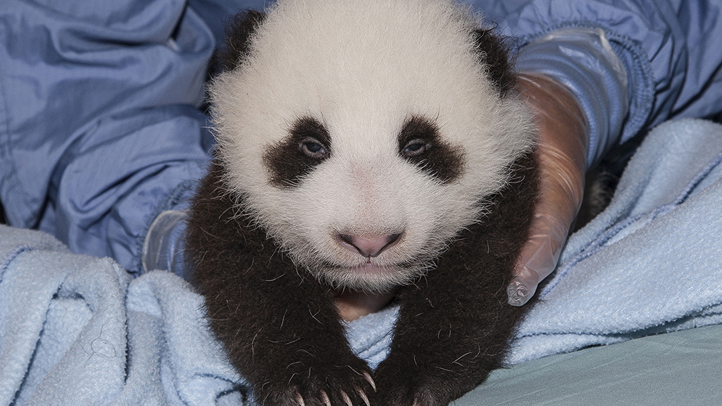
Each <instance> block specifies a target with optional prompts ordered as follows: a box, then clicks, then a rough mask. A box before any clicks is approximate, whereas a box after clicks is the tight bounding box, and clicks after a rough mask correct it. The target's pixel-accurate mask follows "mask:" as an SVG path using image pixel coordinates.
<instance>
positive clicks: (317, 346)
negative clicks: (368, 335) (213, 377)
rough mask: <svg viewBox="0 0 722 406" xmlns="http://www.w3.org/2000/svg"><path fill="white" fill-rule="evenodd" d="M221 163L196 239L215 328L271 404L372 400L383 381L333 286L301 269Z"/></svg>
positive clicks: (198, 213) (200, 202) (197, 209)
mask: <svg viewBox="0 0 722 406" xmlns="http://www.w3.org/2000/svg"><path fill="white" fill-rule="evenodd" d="M221 173H222V169H221V168H220V167H219V166H215V167H214V168H212V170H211V171H210V173H209V174H208V175H207V177H206V178H205V180H204V181H203V184H202V187H201V189H200V191H199V193H198V195H197V197H196V199H195V202H194V206H193V210H192V213H193V214H192V217H191V219H190V221H189V227H188V230H189V232H188V234H189V236H188V247H189V249H190V252H191V257H192V258H191V260H192V262H193V263H194V264H195V267H196V270H195V273H194V278H195V284H196V286H197V287H198V289H199V290H200V293H201V294H203V295H204V296H205V297H206V308H207V312H208V317H209V320H210V324H211V328H212V329H213V331H214V332H215V334H216V335H217V336H218V338H219V339H220V341H221V342H222V343H224V345H225V347H226V350H227V352H228V355H229V357H230V361H231V362H232V364H233V365H234V366H235V367H236V368H237V369H238V370H239V371H241V372H242V374H243V376H244V377H245V378H246V379H247V380H248V381H249V382H250V383H251V385H252V389H253V394H254V398H255V399H256V401H257V402H258V403H260V404H263V405H267V406H284V405H289V406H291V405H293V406H297V405H305V406H310V405H323V406H326V405H366V404H368V397H369V396H370V395H369V394H370V393H372V392H373V391H374V385H375V384H374V381H373V380H372V378H371V375H370V370H369V368H368V366H367V365H366V363H365V362H364V361H362V360H360V359H359V358H357V357H356V356H355V355H354V354H353V353H352V352H351V350H350V348H349V346H348V343H347V341H346V338H345V336H344V330H343V326H342V325H341V322H340V317H339V316H338V313H337V311H336V309H335V307H334V304H333V297H332V294H331V292H330V290H329V289H328V288H326V287H323V286H321V285H320V284H319V283H318V281H316V280H315V279H314V278H312V277H310V276H308V275H305V274H303V273H302V272H298V271H297V270H296V268H295V267H294V265H293V264H292V262H291V261H290V260H289V259H288V258H287V257H286V256H284V255H283V254H282V253H281V251H280V250H279V249H278V247H277V246H276V244H274V243H273V242H272V241H271V240H269V239H267V237H266V235H265V232H264V231H262V230H260V229H258V228H257V227H253V226H251V225H250V224H249V223H248V221H247V219H246V218H245V217H244V216H243V215H242V214H240V213H237V212H236V211H234V207H238V206H237V205H236V204H235V203H236V202H234V201H233V198H231V197H230V194H229V193H228V192H227V191H226V188H225V187H224V186H223V183H222V181H221V180H220V177H221Z"/></svg>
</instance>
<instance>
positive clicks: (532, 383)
mask: <svg viewBox="0 0 722 406" xmlns="http://www.w3.org/2000/svg"><path fill="white" fill-rule="evenodd" d="M452 405H453V406H471V405H474V406H478V405H515V406H521V405H585V406H586V405H685V406H690V405H722V325H715V326H708V327H702V328H697V329H692V330H686V331H680V332H674V333H667V334H661V335H655V336H649V337H644V338H638V339H635V340H631V341H627V342H624V343H620V344H613V345H609V346H604V347H593V348H588V349H585V350H582V351H577V352H573V353H569V354H560V355H554V356H550V357H546V358H542V359H538V360H534V361H530V362H526V363H522V364H518V365H515V366H513V367H511V368H509V369H505V370H498V371H495V372H494V373H492V375H491V376H490V378H489V380H488V381H487V382H486V383H485V384H484V385H482V386H480V387H479V388H477V389H476V390H474V391H472V392H471V393H469V394H467V395H466V396H464V397H463V398H462V399H460V400H458V401H456V402H455V403H453V404H452Z"/></svg>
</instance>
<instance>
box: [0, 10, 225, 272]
mask: <svg viewBox="0 0 722 406" xmlns="http://www.w3.org/2000/svg"><path fill="white" fill-rule="evenodd" d="M214 47H215V40H214V38H213V34H212V33H211V31H210V30H209V29H208V27H207V25H206V24H205V23H204V21H203V20H202V19H201V18H200V17H199V16H198V14H196V12H195V11H194V10H193V9H191V8H188V7H187V5H186V2H185V1H178V0H169V1H148V0H116V1H94V0H66V1H62V2H56V1H42V0H38V1H32V2H30V1H19V0H9V1H6V2H4V3H3V6H2V7H0V174H1V175H2V176H0V200H1V201H2V203H3V206H4V208H5V211H6V216H7V219H8V221H9V223H10V224H11V225H14V226H18V227H28V228H39V229H41V230H44V231H47V232H50V233H51V234H53V235H55V236H57V237H58V238H59V239H60V240H62V241H63V242H64V243H66V244H67V245H68V246H69V247H70V248H71V249H72V250H73V251H75V252H79V253H85V254H90V255H94V256H110V257H113V258H115V259H116V260H117V261H118V262H119V263H120V264H121V265H122V266H123V267H125V268H126V269H128V270H129V271H131V272H136V271H137V270H138V264H139V258H140V249H141V244H142V240H143V237H144V235H145V231H146V230H147V228H148V225H149V223H150V222H151V221H152V220H153V217H154V216H155V214H157V213H158V210H159V208H160V207H161V206H175V205H178V206H183V205H185V204H187V202H186V200H185V197H182V196H187V195H190V191H191V190H192V187H190V186H189V182H190V183H193V182H194V181H195V180H196V179H198V178H199V177H201V176H202V175H203V173H204V171H205V168H206V166H207V162H208V149H209V148H210V145H211V143H212V142H211V137H210V135H209V134H208V132H207V130H206V127H207V123H206V116H205V115H204V114H203V113H202V111H200V110H199V108H200V107H201V104H202V101H203V86H204V81H205V79H206V67H207V63H208V60H209V58H210V56H211V54H212V52H213V49H214Z"/></svg>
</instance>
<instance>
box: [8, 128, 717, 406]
mask: <svg viewBox="0 0 722 406" xmlns="http://www.w3.org/2000/svg"><path fill="white" fill-rule="evenodd" d="M720 161H722V127H721V126H718V125H715V124H712V123H709V122H705V121H699V120H683V121H678V122H675V123H669V124H665V125H663V126H660V127H659V128H657V129H655V130H654V131H653V132H652V133H650V134H649V136H648V137H647V138H646V139H645V142H644V143H643V144H642V146H641V147H640V149H639V151H638V153H637V154H636V155H635V157H634V158H633V159H632V160H631V161H630V163H629V165H628V168H627V169H626V171H625V174H624V176H623V178H622V180H621V182H620V184H619V186H618V189H617V192H616V194H615V197H614V199H613V201H612V203H611V204H610V206H609V207H608V208H607V209H606V210H605V211H604V212H603V213H602V214H601V215H600V216H598V217H597V218H596V219H595V220H593V221H592V222H591V223H590V224H588V225H587V226H586V227H585V228H584V229H582V230H580V231H579V232H578V233H576V234H575V235H574V236H572V238H571V239H570V240H569V242H568V244H567V247H566V248H565V251H564V253H563V255H562V259H561V262H560V266H559V268H558V270H557V272H556V273H555V274H554V275H553V276H552V277H551V278H550V279H549V281H548V282H547V283H546V284H545V285H544V286H542V287H541V288H540V295H541V301H540V302H539V303H537V304H536V305H535V306H534V307H533V308H532V309H531V311H530V313H529V315H528V317H527V318H526V319H525V320H524V321H523V323H522V324H521V325H520V327H519V329H518V332H517V337H516V340H515V341H514V343H513V351H512V353H511V355H510V357H509V359H508V361H509V362H510V363H517V362H521V361H525V360H531V359H534V358H540V357H543V356H546V355H551V354H556V353H560V352H567V351H572V350H575V349H579V348H582V347H585V346H589V345H599V344H610V343H614V342H619V341H624V340H628V339H631V338H635V337H638V336H642V335H648V334H654V333H659V332H665V331H671V330H678V329H685V328H691V327H696V326H702V325H708V324H716V323H722V284H721V283H720V281H721V280H722V244H720V243H719V236H720V235H722V221H720V219H719V215H720V211H721V210H720V203H719V201H720V199H722V181H721V179H722V164H720ZM395 317H396V309H395V308H393V307H392V308H389V309H385V310H383V311H381V312H379V313H376V314H373V315H370V316H367V317H364V318H361V319H359V320H357V321H355V322H352V323H349V324H348V328H347V336H348V338H349V342H350V343H351V346H352V348H353V349H354V350H355V351H356V353H357V354H359V356H361V357H362V358H364V359H366V360H367V361H368V362H369V364H371V365H372V366H375V365H377V364H378V362H380V361H381V360H383V358H384V357H385V355H386V352H387V350H388V346H389V343H390V341H391V337H392V327H393V323H394V320H395ZM240 402H244V404H252V394H250V393H249V392H248V390H247V385H245V382H244V380H243V378H242V376H240V375H239V374H238V373H237V372H236V371H234V369H233V368H232V367H231V366H230V364H229V363H228V361H227V359H226V357H225V354H224V353H223V351H222V348H221V346H220V345H219V343H218V342H217V341H215V339H214V338H213V335H212V334H211V332H210V330H209V328H208V325H207V322H206V319H205V314H204V310H203V298H202V297H201V296H199V295H198V294H196V293H194V291H193V289H192V288H191V287H190V286H189V285H188V284H187V283H186V282H185V281H184V280H182V279H181V278H179V277H178V276H176V275H174V274H171V273H168V272H163V271H154V272H150V273H147V274H145V275H143V276H141V277H139V278H137V279H135V280H132V281H131V280H130V278H129V276H128V275H127V274H126V272H125V271H124V270H122V269H121V268H119V267H118V266H117V265H116V264H115V263H114V262H113V261H111V260H109V259H98V258H92V257H87V256H82V255H76V254H72V253H70V252H69V251H68V249H67V248H66V247H64V246H63V245H62V244H60V243H59V242H58V241H56V240H55V239H54V238H52V237H50V236H48V235H47V234H43V233H40V232H35V231H29V230H21V229H16V228H11V227H6V226H0V405H10V404H13V405H26V404H31V405H48V404H55V405H64V404H92V405H108V404H109V405H135V404H144V405H176V404H177V405H181V404H183V405H210V404H218V405H225V404H238V403H240Z"/></svg>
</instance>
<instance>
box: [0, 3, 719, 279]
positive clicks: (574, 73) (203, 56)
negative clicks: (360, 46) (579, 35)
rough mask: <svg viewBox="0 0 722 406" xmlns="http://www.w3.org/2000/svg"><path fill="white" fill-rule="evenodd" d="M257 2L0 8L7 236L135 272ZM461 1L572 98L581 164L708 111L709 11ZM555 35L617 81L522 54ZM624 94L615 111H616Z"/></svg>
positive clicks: (0, 178) (201, 149)
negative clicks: (606, 58)
mask: <svg viewBox="0 0 722 406" xmlns="http://www.w3.org/2000/svg"><path fill="white" fill-rule="evenodd" d="M270 3H271V2H270V1H266V0H238V1H232V0H213V1H210V0H209V1H196V0H191V1H188V2H186V1H180V0H171V1H160V0H150V1H148V0H116V1H112V2H109V1H95V0H67V1H62V2H51V1H47V0H35V1H30V0H7V1H4V2H3V4H2V7H0V201H2V204H3V206H4V208H5V211H6V215H7V218H8V222H9V224H11V225H13V226H17V227H24V228H37V229H40V230H43V231H46V232H48V233H50V234H52V235H55V236H56V237H57V238H58V239H60V240H61V241H62V242H63V243H65V244H66V245H68V246H69V247H70V249H71V250H72V251H73V252H77V253H85V254H90V255H94V256H98V257H103V256H110V257H112V258H114V259H115V260H117V261H118V262H119V264H120V265H121V266H122V267H124V268H125V269H127V270H128V271H130V272H132V273H134V274H137V273H138V271H139V270H140V269H141V265H140V264H141V259H140V258H141V247H142V243H143V239H144V238H145V235H146V230H147V229H148V227H149V225H150V224H151V223H152V222H153V220H154V219H155V217H156V216H157V215H158V213H160V212H162V211H163V210H169V209H183V208H184V207H186V206H187V204H188V201H187V199H188V196H189V195H190V194H191V193H192V190H193V188H194V183H193V182H194V181H196V180H197V179H198V178H199V177H201V176H202V174H203V173H204V171H205V168H206V165H207V162H208V150H209V149H210V148H211V147H212V140H211V137H210V135H209V133H208V132H207V131H206V130H205V128H206V126H207V123H206V120H207V117H206V116H205V115H204V114H203V113H202V111H201V109H202V102H203V84H204V82H205V80H206V75H207V72H206V70H207V64H208V60H209V58H210V57H211V55H212V53H213V50H214V49H215V47H216V44H218V43H220V41H221V37H222V31H223V30H222V23H223V20H224V19H225V18H227V17H228V16H229V15H230V14H231V13H234V12H235V11H236V10H238V9H242V8H256V9H262V8H264V6H266V5H267V4H270ZM468 3H469V4H470V5H471V7H472V8H473V9H474V10H475V11H481V12H482V13H484V14H485V15H486V16H487V17H488V19H489V20H493V21H496V22H498V24H499V28H500V29H501V30H502V31H503V33H505V34H507V35H511V36H514V37H518V38H519V41H518V42H517V45H518V46H519V47H520V48H522V51H519V52H518V55H517V63H518V65H519V67H520V69H524V70H532V71H539V72H544V73H546V74H548V75H551V76H553V77H555V78H557V79H559V80H560V81H562V82H563V83H566V84H567V85H569V86H570V87H571V88H572V89H573V90H574V91H575V95H576V97H577V98H578V100H579V101H580V104H581V105H582V106H583V108H584V112H585V114H586V116H587V119H588V121H589V123H590V127H591V129H590V136H591V146H590V149H589V154H590V159H589V162H593V161H594V160H595V159H596V158H597V157H598V156H600V155H601V153H603V152H604V151H605V150H607V149H609V147H610V146H611V145H614V144H616V143H617V142H618V141H620V140H626V139H628V138H629V137H632V136H634V135H635V134H636V133H637V132H638V131H639V129H640V128H644V127H645V126H649V125H653V124H656V123H659V122H661V121H663V120H666V119H667V118H669V117H675V116H698V117H702V116H706V115H709V114H711V113H713V112H717V111H720V109H722V82H721V81H720V80H721V78H722V69H721V68H720V67H721V66H722V53H719V52H715V50H718V49H720V48H721V47H722V19H720V18H718V17H719V15H720V11H721V10H722V4H720V2H715V1H701V0H669V1H660V0H617V1H612V0H504V1H502V0H473V1H472V0H468ZM568 27H591V28H600V29H602V30H604V32H605V33H606V36H607V38H608V40H609V43H610V44H611V47H612V48H613V49H614V51H615V52H616V54H617V55H618V57H619V58H620V60H621V61H622V62H623V64H624V67H625V70H626V72H627V76H628V78H627V79H628V84H627V85H626V86H622V84H620V83H617V82H615V78H614V75H612V74H610V72H608V69H609V67H608V66H605V65H603V64H600V65H597V64H595V63H594V61H595V59H594V58H593V57H590V56H593V55H595V51H596V50H597V49H598V44H595V43H589V44H584V43H577V42H575V43H570V42H568V41H565V40H563V39H557V40H554V41H551V42H549V41H547V42H543V45H539V42H535V41H536V40H538V39H540V38H542V37H544V36H545V35H546V34H549V33H551V32H553V31H555V30H556V29H559V28H568ZM540 47H541V48H540ZM585 78H586V79H589V78H594V80H595V81H596V82H595V83H597V85H594V86H591V87H590V86H589V84H588V83H585ZM600 83H603V84H604V86H600V85H599V84H600ZM625 88H626V89H627V99H628V100H629V103H628V108H624V105H625V104H624V103H620V102H619V101H620V100H622V99H624V97H623V95H622V94H619V92H623V89H625ZM620 137H621V138H620Z"/></svg>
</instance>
